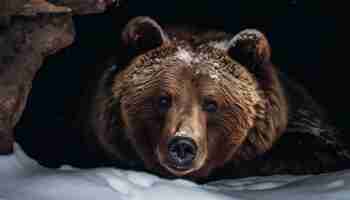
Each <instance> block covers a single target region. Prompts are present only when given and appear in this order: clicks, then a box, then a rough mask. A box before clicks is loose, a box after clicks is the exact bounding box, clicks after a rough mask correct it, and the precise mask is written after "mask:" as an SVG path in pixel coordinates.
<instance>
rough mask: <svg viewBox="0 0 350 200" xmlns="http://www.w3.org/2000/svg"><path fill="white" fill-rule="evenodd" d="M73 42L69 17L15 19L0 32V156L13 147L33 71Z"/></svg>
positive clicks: (72, 31)
mask: <svg viewBox="0 0 350 200" xmlns="http://www.w3.org/2000/svg"><path fill="white" fill-rule="evenodd" d="M73 40H74V27H73V22H72V18H71V15H70V14H68V15H55V16H51V15H40V16H37V17H33V18H25V17H15V18H14V19H13V22H12V25H11V27H10V28H8V29H5V30H2V31H1V32H0V46H1V49H0V154H1V153H9V152H10V151H11V148H12V141H13V137H12V128H13V127H14V126H15V125H16V123H17V122H18V120H19V118H20V116H21V114H22V112H23V110H24V107H25V105H26V100H27V97H28V94H29V92H30V89H31V87H32V80H33V79H34V76H35V74H36V72H37V71H38V70H39V69H40V66H41V65H42V62H43V60H44V58H45V56H48V55H51V54H53V53H55V52H57V51H59V50H60V49H62V48H65V47H67V46H69V45H70V44H71V43H72V42H73Z"/></svg>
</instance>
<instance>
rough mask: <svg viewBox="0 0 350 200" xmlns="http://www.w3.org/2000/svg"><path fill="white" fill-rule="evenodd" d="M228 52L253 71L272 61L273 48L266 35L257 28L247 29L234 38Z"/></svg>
mask: <svg viewBox="0 0 350 200" xmlns="http://www.w3.org/2000/svg"><path fill="white" fill-rule="evenodd" d="M227 51H228V54H229V55H230V57H231V58H233V59H235V60H237V61H238V62H239V63H241V64H242V65H244V66H246V67H248V68H249V69H250V70H252V71H254V72H255V71H256V70H258V71H259V67H261V66H263V65H264V64H266V63H268V62H270V57H271V48H270V44H269V42H268V41H267V39H266V37H265V35H264V34H263V33H261V32H260V31H258V30H255V29H246V30H243V31H241V32H239V33H238V34H237V35H236V36H234V37H233V38H232V40H231V41H230V43H229V47H228V50H227Z"/></svg>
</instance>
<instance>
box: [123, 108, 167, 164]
mask: <svg viewBox="0 0 350 200" xmlns="http://www.w3.org/2000/svg"><path fill="white" fill-rule="evenodd" d="M123 108H124V109H123V111H122V113H123V116H122V117H123V119H124V122H125V129H126V134H127V137H128V138H129V141H130V142H131V144H132V146H133V148H134V149H135V150H136V152H137V153H138V155H139V156H140V157H141V158H142V160H143V162H144V164H145V166H146V168H148V169H153V168H154V166H155V165H157V159H156V155H155V149H156V146H157V145H156V144H158V142H159V134H160V130H161V128H160V127H161V124H160V122H159V121H158V119H157V118H156V117H155V114H154V113H153V111H152V109H151V107H150V105H148V104H146V103H141V104H140V105H139V104H133V105H130V104H126V105H125V106H123Z"/></svg>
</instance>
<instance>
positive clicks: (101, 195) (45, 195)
mask: <svg viewBox="0 0 350 200" xmlns="http://www.w3.org/2000/svg"><path fill="white" fill-rule="evenodd" d="M282 198H283V200H289V199H291V200H292V199H293V200H299V199H301V200H303V199H305V200H306V199H307V200H316V199H317V200H318V199H330V200H349V199H350V170H345V171H339V172H336V173H329V174H322V175H307V176H290V175H278V176H269V177H249V178H244V179H234V180H222V181H216V182H211V183H208V184H205V185H197V184H195V183H192V182H189V181H186V180H181V179H177V180H166V179H162V178H159V177H157V176H154V175H151V174H147V173H141V172H133V171H125V170H118V169H112V168H99V169H94V170H79V169H74V168H71V167H69V166H65V167H62V168H61V169H59V170H52V169H47V168H44V167H42V166H40V165H39V164H37V163H36V162H35V161H34V160H32V159H30V158H29V157H28V156H27V155H25V153H24V152H23V151H22V150H21V149H20V147H19V146H18V145H16V146H15V153H14V154H12V155H9V156H0V200H56V199H57V200H62V199H64V200H76V199H84V200H92V199H103V200H112V199H113V200H129V199H130V200H142V199H147V200H151V199H152V200H158V199H159V200H163V199H168V200H177V199H179V200H180V199H200V200H210V199H215V200H226V199H231V200H251V199H259V200H264V199H269V200H271V199H272V200H274V199H282Z"/></svg>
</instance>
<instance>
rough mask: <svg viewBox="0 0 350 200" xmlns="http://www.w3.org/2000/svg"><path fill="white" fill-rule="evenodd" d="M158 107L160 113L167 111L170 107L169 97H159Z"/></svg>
mask: <svg viewBox="0 0 350 200" xmlns="http://www.w3.org/2000/svg"><path fill="white" fill-rule="evenodd" d="M158 107H159V109H160V111H162V112H164V111H167V110H168V109H169V108H170V107H171V98H170V97H169V96H161V97H159V99H158Z"/></svg>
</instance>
